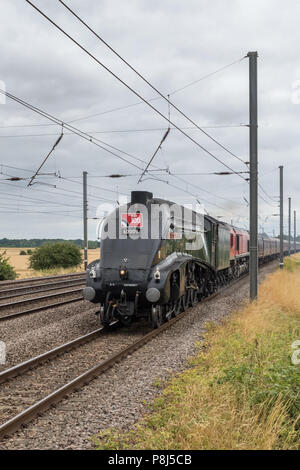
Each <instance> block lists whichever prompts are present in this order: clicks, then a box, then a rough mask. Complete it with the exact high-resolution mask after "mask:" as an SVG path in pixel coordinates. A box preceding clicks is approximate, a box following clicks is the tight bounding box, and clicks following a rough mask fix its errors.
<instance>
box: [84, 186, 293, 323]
mask: <svg viewBox="0 0 300 470" xmlns="http://www.w3.org/2000/svg"><path fill="white" fill-rule="evenodd" d="M299 248H300V243H297V247H296V249H297V251H298V250H299ZM100 249H101V258H100V259H98V260H95V261H93V262H92V263H90V264H89V266H88V268H87V278H86V287H85V288H84V289H83V297H84V299H86V300H89V301H90V302H93V303H96V304H97V303H99V304H100V312H99V314H100V322H101V324H103V325H104V326H110V325H112V324H113V323H115V322H121V323H122V324H124V325H129V324H131V322H132V321H133V320H137V319H140V318H146V319H148V320H149V321H150V322H151V324H152V327H153V328H158V327H159V326H160V325H161V324H162V323H163V322H165V321H168V320H169V319H170V318H171V317H173V316H176V315H178V314H179V313H180V312H181V311H183V310H185V309H187V308H188V307H190V306H193V305H195V304H196V303H197V302H199V301H201V300H202V299H203V298H205V297H207V296H209V295H210V294H212V293H214V292H215V291H216V290H217V289H218V288H219V287H221V286H223V285H225V284H227V283H229V282H230V281H232V280H234V279H237V278H239V277H240V276H241V275H242V274H244V273H246V272H247V271H248V269H249V233H248V232H247V231H246V230H242V229H239V228H236V227H234V226H231V225H229V224H227V223H224V222H221V221H220V220H216V219H214V218H213V217H210V216H209V215H203V214H202V215H201V214H199V213H198V212H196V211H194V210H192V209H189V208H186V207H184V206H178V205H175V204H174V203H172V202H170V201H166V200H163V199H158V198H153V194H152V193H150V192H145V191H133V192H132V193H131V202H130V203H128V204H125V205H123V206H120V207H118V208H116V209H115V210H114V211H113V212H112V213H111V214H110V215H109V216H108V217H107V218H106V219H105V222H104V224H103V228H102V234H101V246H100ZM287 253H288V244H287V242H285V243H284V254H287ZM258 254H259V263H264V262H267V261H270V260H272V259H275V258H276V257H277V256H278V254H279V240H278V239H275V238H268V237H263V236H260V237H259V239H258Z"/></svg>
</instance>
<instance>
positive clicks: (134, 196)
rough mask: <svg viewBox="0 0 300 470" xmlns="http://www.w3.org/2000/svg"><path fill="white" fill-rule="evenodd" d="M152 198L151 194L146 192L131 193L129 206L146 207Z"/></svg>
mask: <svg viewBox="0 0 300 470" xmlns="http://www.w3.org/2000/svg"><path fill="white" fill-rule="evenodd" d="M152 198H153V194H152V193H150V192H148V191H131V204H144V206H146V205H147V203H148V202H149V201H151V199H152Z"/></svg>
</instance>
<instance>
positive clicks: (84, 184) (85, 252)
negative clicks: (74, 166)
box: [82, 171, 88, 271]
mask: <svg viewBox="0 0 300 470" xmlns="http://www.w3.org/2000/svg"><path fill="white" fill-rule="evenodd" d="M82 177H83V179H82V187H83V259H84V270H85V271H86V269H87V265H88V228H87V172H86V171H84V172H83V174H82Z"/></svg>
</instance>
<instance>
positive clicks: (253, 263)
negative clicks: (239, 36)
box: [247, 52, 258, 300]
mask: <svg viewBox="0 0 300 470" xmlns="http://www.w3.org/2000/svg"><path fill="white" fill-rule="evenodd" d="M247 56H248V57H249V118H250V119H249V129H250V136H249V137H250V242H249V251H250V259H249V269H250V300H255V299H256V298H257V271H258V260H257V52H248V54H247Z"/></svg>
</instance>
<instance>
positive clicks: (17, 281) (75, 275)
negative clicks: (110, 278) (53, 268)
mask: <svg viewBox="0 0 300 470" xmlns="http://www.w3.org/2000/svg"><path fill="white" fill-rule="evenodd" d="M77 276H83V277H84V276H85V272H79V273H70V274H58V275H56V276H41V277H30V278H26V279H18V280H15V281H0V287H2V286H4V287H5V286H7V285H10V284H11V285H12V286H13V285H17V284H25V283H26V282H39V281H45V280H48V279H64V278H66V277H77Z"/></svg>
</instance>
